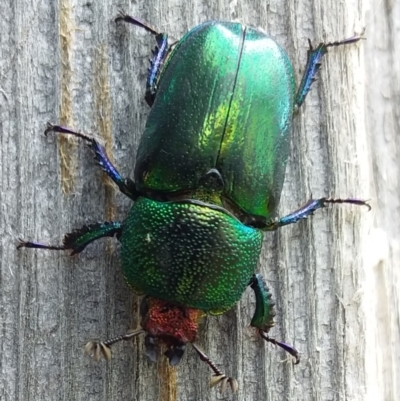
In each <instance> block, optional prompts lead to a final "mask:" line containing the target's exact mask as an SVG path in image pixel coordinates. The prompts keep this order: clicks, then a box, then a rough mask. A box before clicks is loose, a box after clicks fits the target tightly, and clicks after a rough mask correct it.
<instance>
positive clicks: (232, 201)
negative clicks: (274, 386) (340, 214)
mask: <svg viewBox="0 0 400 401" xmlns="http://www.w3.org/2000/svg"><path fill="white" fill-rule="evenodd" d="M116 21H117V22H119V21H124V22H128V23H131V24H134V25H137V26H139V27H141V28H144V29H145V30H146V31H148V32H150V33H151V34H153V35H154V36H155V38H156V41H157V47H156V48H155V50H154V52H153V57H152V59H151V60H150V68H149V72H148V77H147V86H146V96H145V99H146V102H147V103H148V104H149V106H151V111H150V114H149V116H148V119H147V123H146V128H145V131H144V133H143V135H142V138H141V141H140V144H139V149H138V152H137V157H136V164H135V170H134V180H131V179H129V178H124V177H122V176H121V175H120V173H119V172H118V171H117V169H116V168H115V167H114V166H113V164H112V163H111V162H110V160H109V158H108V157H107V154H106V152H105V149H104V148H103V147H102V146H101V145H100V144H99V143H98V142H97V141H96V140H95V139H93V138H91V137H89V136H87V135H85V134H82V133H80V132H77V131H75V130H72V129H70V128H67V127H62V126H60V125H51V124H49V125H48V127H47V129H46V131H45V133H46V134H47V133H49V132H50V131H52V132H55V133H60V134H67V135H73V136H75V137H79V138H81V139H83V140H84V141H85V142H87V143H88V145H89V147H90V148H91V150H92V151H93V152H94V155H95V160H96V162H97V163H98V164H99V165H100V166H101V168H102V169H103V170H104V172H105V173H106V174H107V175H108V176H109V177H110V178H111V179H112V180H113V181H114V183H115V184H116V185H117V186H118V188H119V189H120V191H121V192H122V193H123V194H125V195H127V196H128V197H129V198H131V199H132V200H133V201H134V204H133V206H132V208H131V210H130V212H129V214H128V216H127V217H126V219H125V220H124V221H123V222H104V223H97V224H92V225H87V226H84V227H82V228H81V229H79V230H76V231H73V232H72V233H69V234H66V235H65V237H64V240H63V244H62V245H57V246H53V245H46V244H42V243H39V242H30V241H21V242H20V243H19V245H18V248H22V247H25V248H41V249H53V250H71V251H72V254H76V253H79V252H81V251H83V249H84V248H85V247H86V246H87V245H88V244H89V243H90V242H92V241H94V240H96V239H99V238H102V237H107V236H108V237H114V236H115V237H117V238H118V240H120V242H121V245H122V247H121V262H122V271H123V274H124V276H125V279H126V282H127V283H128V285H129V287H130V288H132V289H133V290H134V291H136V292H137V293H140V294H145V296H144V298H143V300H142V306H141V315H142V316H141V318H142V320H141V328H140V329H138V330H134V331H131V332H128V333H126V334H125V335H122V336H119V337H116V338H113V339H110V340H106V341H100V342H95V341H91V342H89V343H88V344H87V345H86V347H85V350H86V352H87V353H88V354H92V355H93V356H94V358H95V359H96V360H98V359H99V358H100V356H101V355H103V356H104V357H105V358H106V359H109V358H110V356H111V351H110V347H111V345H112V344H114V343H115V342H117V341H120V340H130V339H132V338H133V337H135V336H137V335H139V334H145V336H146V337H145V347H146V354H147V355H148V357H149V358H150V359H151V360H156V358H157V355H158V352H159V347H160V345H163V346H164V347H166V352H165V355H166V356H167V357H168V359H169V362H170V364H171V365H176V364H178V363H179V361H180V360H181V358H182V356H183V354H184V350H185V345H186V344H187V343H191V344H192V345H193V347H194V349H195V350H196V352H197V354H198V355H199V356H200V358H201V359H202V360H203V361H205V362H206V363H207V364H208V365H209V366H210V368H211V369H212V370H213V372H214V375H213V377H212V380H211V385H212V386H215V385H220V386H221V390H224V389H225V388H226V386H227V385H228V384H229V385H230V386H231V388H232V390H233V391H236V389H237V382H236V380H235V379H233V378H231V377H229V376H227V375H226V374H225V373H224V372H222V371H220V370H219V369H218V368H217V367H216V366H215V364H214V363H213V362H212V361H211V360H210V359H209V358H208V357H207V356H206V355H205V354H204V352H203V351H202V350H200V348H199V347H198V346H197V345H196V344H195V340H196V338H197V336H198V324H199V321H200V320H201V318H202V317H203V316H204V315H205V314H213V315H216V314H221V313H224V312H226V311H227V310H229V309H230V308H232V307H233V306H234V305H235V304H236V303H237V302H238V301H239V299H240V298H241V296H242V294H243V292H244V291H245V289H246V287H248V286H250V287H251V288H252V289H253V291H254V293H255V298H256V308H255V312H254V316H253V318H252V320H251V326H253V327H255V328H256V329H257V330H258V332H259V334H260V335H261V336H262V338H264V339H265V340H266V341H268V342H271V343H273V344H276V345H278V346H280V347H282V348H283V349H284V350H285V351H287V352H288V353H290V354H291V355H293V356H294V358H295V363H298V362H299V353H298V351H297V350H296V349H295V348H294V347H292V346H290V345H288V344H286V343H284V342H281V341H278V340H275V339H273V338H270V337H269V335H268V332H269V330H270V328H271V327H272V326H273V325H274V321H273V318H274V316H275V311H274V303H273V301H272V300H271V293H270V291H269V289H268V287H267V286H266V284H265V282H264V280H263V278H262V276H261V275H260V274H257V273H255V271H256V267H257V262H258V258H259V254H260V251H261V245H262V238H263V234H264V232H265V231H272V230H276V229H278V228H280V227H282V226H285V225H288V224H292V223H295V222H297V221H298V220H300V219H304V218H306V217H307V216H309V215H311V214H312V213H313V212H314V211H316V210H317V209H320V208H323V207H324V206H326V205H328V204H335V203H348V204H355V205H366V206H368V205H367V204H366V202H365V201H363V200H359V199H331V198H320V199H311V200H310V201H308V202H307V203H306V204H305V205H304V206H303V207H301V208H300V209H298V210H297V211H295V212H293V213H290V214H288V215H287V216H285V217H281V218H277V217H276V215H275V213H276V209H277V206H278V203H279V198H280V193H281V190H282V185H283V181H284V175H285V167H286V161H287V159H288V154H289V140H290V133H291V129H292V119H293V115H294V114H295V113H296V111H297V109H298V108H299V107H300V106H301V105H302V103H303V102H304V99H305V97H306V95H307V93H308V92H309V90H310V88H311V84H312V82H313V81H314V80H315V75H316V73H317V71H318V69H319V66H320V62H321V59H322V58H323V56H324V55H325V54H326V53H327V50H328V48H329V47H332V46H342V45H347V44H350V43H354V42H357V41H358V40H359V39H360V36H354V37H352V38H349V39H346V40H343V41H338V42H333V43H320V44H319V45H318V46H317V47H316V48H313V47H312V46H311V43H310V47H309V50H308V58H307V64H306V67H305V71H304V74H303V78H302V81H301V83H300V85H299V86H298V89H297V91H296V88H295V80H294V73H293V67H292V65H291V63H290V61H289V58H288V56H287V54H286V53H285V51H284V50H283V49H282V48H281V47H280V46H279V45H278V44H277V43H276V42H275V41H274V40H273V39H272V38H270V37H269V36H267V35H266V34H265V33H264V32H261V31H260V30H257V29H255V28H252V27H249V26H245V25H243V24H241V23H237V22H222V21H211V22H206V23H204V24H201V25H199V26H197V27H195V28H193V29H192V30H191V31H190V32H188V33H187V34H186V35H185V36H184V37H183V38H182V39H181V40H180V41H179V42H177V43H176V44H174V45H172V46H171V45H169V43H168V36H167V35H166V34H165V33H159V32H158V31H157V30H155V29H154V28H153V27H151V26H150V25H149V24H147V23H145V22H143V21H140V20H139V19H137V18H133V17H131V16H129V15H126V14H124V13H121V14H120V15H119V16H118V17H117V18H116ZM368 207H369V206H368Z"/></svg>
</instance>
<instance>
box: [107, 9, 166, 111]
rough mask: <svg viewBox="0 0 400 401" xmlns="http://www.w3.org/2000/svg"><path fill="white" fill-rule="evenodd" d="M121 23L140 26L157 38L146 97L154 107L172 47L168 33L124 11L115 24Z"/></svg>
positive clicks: (151, 60)
mask: <svg viewBox="0 0 400 401" xmlns="http://www.w3.org/2000/svg"><path fill="white" fill-rule="evenodd" d="M119 21H123V22H127V23H129V24H133V25H136V26H139V27H140V28H143V29H145V30H146V31H147V32H150V33H151V34H152V35H154V36H155V38H156V42H157V46H156V47H155V48H154V50H153V57H152V58H151V59H150V68H149V69H148V74H147V81H146V95H145V100H146V102H147V104H148V105H149V106H152V105H153V102H154V98H155V97H156V93H157V83H158V79H159V77H160V73H161V71H162V68H163V65H164V61H165V59H166V58H167V56H168V54H169V52H170V51H171V46H169V44H168V35H167V34H166V33H162V32H158V31H157V30H155V29H154V28H153V27H152V26H150V25H149V24H148V23H146V22H144V21H141V20H140V19H138V18H134V17H131V16H130V15H127V14H125V13H124V12H122V11H120V12H119V15H118V17H117V18H115V22H119Z"/></svg>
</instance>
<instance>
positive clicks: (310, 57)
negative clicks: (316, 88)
mask: <svg viewBox="0 0 400 401" xmlns="http://www.w3.org/2000/svg"><path fill="white" fill-rule="evenodd" d="M360 39H362V35H356V36H353V37H351V38H348V39H344V40H340V41H337V42H331V43H320V44H319V45H318V46H317V47H316V48H315V49H314V48H313V46H312V44H311V41H310V40H308V44H309V49H308V51H307V65H306V68H305V70H304V73H303V78H302V80H301V83H300V86H299V88H298V90H297V94H296V98H295V109H296V110H297V109H298V108H299V107H300V106H301V105H302V104H303V102H304V99H305V98H306V96H307V94H308V92H309V91H310V89H311V84H312V83H313V82H314V81H315V80H316V78H315V76H316V74H317V72H318V70H319V68H320V67H321V61H322V57H324V55H325V54H326V53H328V47H333V46H343V45H349V44H351V43H356V42H358V41H359V40H360Z"/></svg>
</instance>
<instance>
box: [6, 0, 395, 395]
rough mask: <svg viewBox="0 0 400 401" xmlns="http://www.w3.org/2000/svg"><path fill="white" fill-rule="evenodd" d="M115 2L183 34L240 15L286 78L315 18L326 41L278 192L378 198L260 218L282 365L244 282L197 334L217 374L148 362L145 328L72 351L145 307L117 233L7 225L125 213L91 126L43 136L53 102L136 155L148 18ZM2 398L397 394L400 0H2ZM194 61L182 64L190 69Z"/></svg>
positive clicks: (293, 202)
mask: <svg viewBox="0 0 400 401" xmlns="http://www.w3.org/2000/svg"><path fill="white" fill-rule="evenodd" d="M118 9H123V10H125V11H127V12H129V13H130V14H132V15H135V16H138V17H140V18H142V19H144V20H147V21H149V22H151V23H152V24H153V25H154V26H157V27H158V28H159V29H160V30H165V31H167V32H169V33H170V35H171V37H172V38H176V39H177V38H180V37H181V35H182V34H183V33H185V32H186V31H187V30H188V29H190V28H191V27H193V26H195V25H197V24H199V23H200V22H203V21H206V20H210V19H236V18H237V19H240V20H241V21H243V22H246V23H249V24H251V25H255V26H260V27H262V28H264V29H265V30H266V31H268V32H269V33H270V34H271V35H272V36H273V37H274V38H276V40H277V41H278V42H279V43H280V44H281V45H282V46H284V47H285V48H286V49H287V51H288V53H289V55H290V57H291V59H292V61H293V63H294V66H295V71H296V74H297V78H299V77H300V71H302V70H303V68H304V65H305V60H306V50H307V38H310V39H311V40H312V41H313V43H315V44H316V43H318V41H319V40H326V41H333V40H336V39H341V38H343V37H345V36H351V35H353V33H354V31H356V32H360V31H362V28H363V27H366V37H367V38H368V39H367V40H366V41H363V42H362V43H360V44H357V45H354V46H352V47H348V48H346V49H344V48H341V49H334V50H333V51H331V52H330V54H329V55H328V56H327V57H326V59H325V60H324V63H323V67H322V68H321V74H320V77H319V78H320V79H319V81H318V82H317V83H316V84H314V88H313V91H312V93H311V94H310V96H309V97H308V98H307V100H306V104H305V105H304V107H303V108H302V110H301V113H300V115H299V116H298V118H297V119H296V121H295V124H294V132H293V140H292V155H291V157H290V161H289V165H288V170H287V178H286V182H285V186H284V191H283V195H282V202H281V206H280V211H281V213H282V214H283V213H287V212H290V211H293V210H295V209H296V208H297V207H298V206H300V205H301V204H302V203H304V202H305V201H306V200H307V199H308V198H309V197H310V196H311V195H312V196H314V197H320V196H325V195H327V196H335V197H346V196H350V197H360V198H370V199H371V205H372V207H373V210H372V211H371V212H369V213H367V211H366V209H365V208H357V207H342V208H340V207H336V208H329V209H326V210H323V211H320V212H318V213H316V214H315V216H314V217H313V218H312V219H309V220H307V221H303V222H301V223H299V224H297V225H295V226H290V227H287V228H284V229H282V230H281V231H279V232H278V233H276V234H267V235H266V236H265V241H264V242H265V246H264V249H263V252H262V258H261V262H260V271H261V272H262V273H263V274H264V275H265V277H266V279H267V282H268V284H269V285H270V287H271V288H272V290H273V293H274V296H275V299H276V304H277V305H276V308H277V312H278V316H277V325H276V328H274V329H273V330H272V334H273V336H275V337H276V338H279V339H284V340H286V341H287V342H289V343H292V344H294V346H295V347H296V348H297V349H298V350H299V351H300V352H301V354H302V361H301V363H300V365H298V366H296V367H293V366H292V365H291V364H290V363H288V362H287V359H286V356H285V355H284V353H283V352H282V351H280V350H279V349H274V348H273V347H272V346H270V345H266V344H264V343H263V341H262V340H261V339H260V338H258V337H257V336H256V335H255V333H254V331H253V330H251V329H250V328H249V322H250V320H251V316H252V313H253V308H254V299H253V298H252V295H251V294H250V293H247V292H246V294H245V295H244V297H243V299H242V301H241V302H240V303H239V305H238V306H237V307H236V308H234V309H233V310H232V311H230V312H229V313H227V314H226V315H224V316H222V317H218V318H208V319H207V320H206V323H205V325H204V327H203V329H202V331H201V338H200V340H199V344H200V345H201V346H202V347H203V348H204V350H205V351H206V352H207V353H208V354H209V356H210V357H212V358H213V359H214V360H215V361H216V362H217V365H218V366H221V367H222V366H223V367H224V368H225V370H226V371H227V373H229V374H231V375H233V376H235V377H236V378H237V379H238V381H239V386H240V389H239V392H238V394H237V395H235V396H232V395H231V394H229V393H226V394H225V395H224V396H220V395H219V394H218V392H217V391H216V390H210V389H209V388H208V381H209V376H210V372H209V369H208V367H207V366H205V365H204V364H203V363H202V362H201V361H200V360H199V359H198V358H197V357H196V355H195V354H194V352H193V351H192V350H190V349H189V350H188V352H187V355H186V356H185V358H184V360H183V361H182V363H181V365H179V366H178V367H177V368H176V369H171V368H169V367H168V366H167V364H166V362H165V361H160V362H159V363H158V364H152V363H151V362H149V361H148V360H147V359H146V357H145V356H144V355H143V352H142V349H143V343H142V340H138V341H135V342H134V343H133V346H132V345H130V344H121V345H119V346H115V347H114V349H113V358H112V360H111V362H109V363H106V362H104V361H102V362H101V363H98V364H95V363H94V362H93V361H92V360H91V359H90V358H88V357H85V356H84V355H83V351H82V350H83V345H84V344H85V342H86V341H87V340H88V339H90V338H93V337H94V338H98V337H100V338H107V337H111V336H114V335H116V334H119V333H124V332H125V330H127V329H128V328H131V327H136V326H137V324H138V299H137V298H136V297H135V296H133V295H132V294H131V292H130V291H129V290H128V288H127V286H126V285H125V283H124V281H123V279H122V275H121V273H120V271H119V262H118V245H114V244H113V243H112V242H111V241H110V242H108V241H106V240H104V241H99V242H98V243H95V244H93V245H92V246H90V247H89V248H88V249H87V250H86V251H85V252H84V253H83V254H81V255H79V256H77V257H73V258H71V257H69V256H67V255H65V254H62V253H57V252H40V251H34V250H22V251H19V252H17V251H16V249H15V245H16V243H17V238H18V237H22V238H25V239H40V240H43V241H48V242H55V243H57V242H59V241H60V240H61V238H62V236H63V234H64V233H65V232H67V231H70V230H71V229H73V228H78V227H80V226H82V225H83V224H84V223H87V222H93V221H99V220H106V219H110V218H116V219H123V217H124V216H125V215H126V212H127V210H128V209H129V207H130V203H129V201H128V200H127V199H126V198H124V197H123V196H122V195H120V194H118V193H117V192H116V191H115V190H114V189H113V188H112V187H110V186H109V185H108V184H107V185H106V186H104V178H103V176H102V173H101V171H99V169H98V168H97V167H96V166H95V165H94V163H93V161H92V156H91V154H90V153H89V151H88V150H87V148H86V147H85V146H83V144H82V143H78V142H75V143H72V144H70V143H66V141H61V140H57V139H55V138H54V136H49V137H48V138H46V137H44V135H43V130H44V128H45V124H46V122H47V121H52V122H60V121H61V122H62V123H65V124H69V125H72V126H74V127H76V128H78V129H80V130H82V131H85V132H87V133H95V134H96V135H98V136H99V137H101V138H103V140H104V142H107V145H108V149H109V151H110V152H111V154H112V155H113V157H114V158H115V160H116V163H117V165H118V166H119V168H120V170H121V171H122V172H123V173H125V174H132V170H133V164H134V155H135V151H136V147H137V143H138V140H139V138H140V135H141V132H142V131H143V127H144V124H145V121H146V116H147V113H148V108H147V106H146V104H145V102H144V100H143V96H144V82H145V76H146V69H147V66H148V63H147V59H148V57H149V54H150V49H151V48H152V47H153V46H154V41H153V38H152V37H150V36H149V35H148V34H147V33H146V32H144V31H141V30H140V29H137V28H134V27H129V26H123V25H122V26H121V25H119V26H116V24H114V23H113V17H115V16H116V14H117V11H118ZM0 17H1V18H0V141H1V146H0V160H1V162H0V177H1V180H0V191H1V192H0V201H1V212H0V213H1V214H0V216H1V218H0V225H1V227H0V232H1V238H0V256H1V257H0V268H1V270H0V330H1V332H0V333H1V334H0V350H1V353H0V400H1V401H25V400H35V401H36V400H46V401H50V400H57V401H58V400H68V401H75V400H78V401H80V400H84V401H89V400H90V401H92V400H93V401H99V400H107V401H116V400H124V401H125V400H126V401H127V400H135V401H137V400H140V401H150V400H160V401H175V400H194V401H207V400H215V399H227V400H228V399H229V400H231V399H234V400H241V401H243V400H246V401H252V400H255V401H259V400H265V401H277V400H299V401H300V400H305V401H308V400H318V401H319V400H324V401H328V400H374V401H380V400H385V401H394V400H398V399H399V397H400V380H399V365H400V362H399V361H400V345H399V344H400V329H399V327H400V318H399V293H400V292H399V289H400V283H399V280H400V279H399V270H398V268H399V266H398V264H399V262H398V261H399V260H400V229H399V225H400V219H399V214H400V202H399V196H400V188H399V186H400V183H399V178H400V175H399V167H400V163H399V146H400V140H399V139H398V135H399V129H400V111H399V110H400V109H399V100H400V75H399V74H400V4H399V2H396V1H394V0H385V1H368V0H363V1H362V2H361V1H357V0H346V1H345V2H344V1H342V2H339V1H336V0H321V1H318V0H314V1H313V0H301V1H297V0H289V1H283V0H270V1H267V0H264V1H261V0H243V1H240V0H236V1H231V2H229V1H228V0H208V1H207V0H194V1H187V0H163V1H161V0H147V1H142V2H140V1H127V0H125V1H122V0H120V1H117V0H103V1H82V0H60V1H59V2H56V1H51V0H36V1H27V0H15V1H11V0H4V1H1V2H0ZM189 73H190V72H189Z"/></svg>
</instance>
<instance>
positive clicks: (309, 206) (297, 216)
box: [264, 198, 371, 231]
mask: <svg viewBox="0 0 400 401" xmlns="http://www.w3.org/2000/svg"><path fill="white" fill-rule="evenodd" d="M330 203H331V204H332V203H349V204H352V205H359V206H366V207H367V208H368V211H369V210H371V206H370V205H369V204H368V201H364V200H361V199H351V198H349V199H332V198H320V199H310V200H309V201H308V202H307V203H306V204H305V205H304V206H302V207H301V208H300V209H297V210H296V211H294V212H293V213H290V214H288V215H287V216H284V217H281V218H280V219H277V220H274V221H270V222H269V223H267V224H266V226H265V227H264V230H267V231H273V230H276V229H278V228H279V227H283V226H287V225H288V224H293V223H297V222H298V221H299V220H301V219H306V218H307V217H308V216H311V215H312V214H313V213H314V212H315V211H316V210H318V209H322V208H323V207H325V206H327V205H328V204H330Z"/></svg>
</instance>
